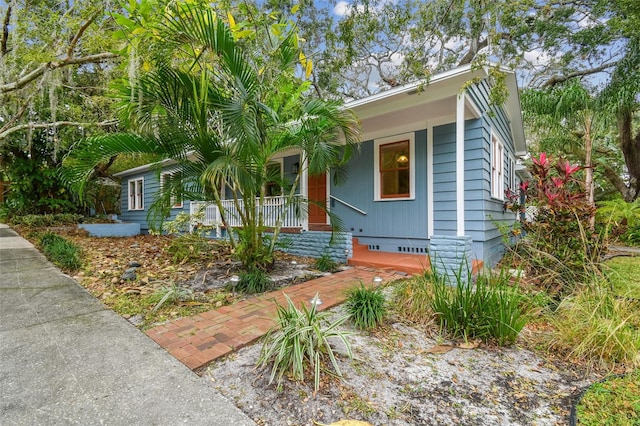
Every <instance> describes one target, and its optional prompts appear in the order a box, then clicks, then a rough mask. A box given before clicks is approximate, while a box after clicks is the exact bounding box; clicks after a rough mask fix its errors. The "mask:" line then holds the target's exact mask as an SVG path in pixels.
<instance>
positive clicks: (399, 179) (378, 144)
mask: <svg viewBox="0 0 640 426" xmlns="http://www.w3.org/2000/svg"><path fill="white" fill-rule="evenodd" d="M374 149H375V151H374V161H375V177H374V180H375V182H374V183H375V191H376V192H375V200H376V201H385V200H398V199H404V200H407V199H413V197H414V180H415V171H414V168H415V160H414V135H413V134H408V135H402V136H399V137H394V138H386V139H384V140H376V141H375V144H374Z"/></svg>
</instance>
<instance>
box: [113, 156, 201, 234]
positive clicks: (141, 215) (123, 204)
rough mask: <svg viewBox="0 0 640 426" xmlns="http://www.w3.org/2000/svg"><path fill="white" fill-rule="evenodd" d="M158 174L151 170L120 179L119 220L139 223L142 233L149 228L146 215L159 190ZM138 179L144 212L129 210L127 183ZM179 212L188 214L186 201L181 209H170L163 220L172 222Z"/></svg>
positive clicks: (158, 171)
mask: <svg viewBox="0 0 640 426" xmlns="http://www.w3.org/2000/svg"><path fill="white" fill-rule="evenodd" d="M167 170H171V168H167ZM160 173H161V171H160V170H157V169H152V170H147V171H145V172H143V173H139V174H133V175H129V176H122V177H121V178H120V186H121V188H122V192H121V194H122V195H121V197H120V212H121V213H120V219H122V220H123V221H124V222H136V223H139V224H140V230H141V231H142V232H148V231H149V229H150V228H151V226H150V224H149V222H148V221H147V214H148V213H149V209H150V207H151V204H153V202H154V200H155V195H156V192H157V191H158V190H159V189H160ZM139 178H143V179H144V187H143V191H144V193H143V195H144V210H129V181H130V180H134V179H139ZM180 212H186V213H189V201H188V200H183V202H182V207H176V208H172V209H171V213H170V215H169V217H167V218H166V219H165V220H167V221H169V220H174V219H175V218H176V215H177V214H178V213H180Z"/></svg>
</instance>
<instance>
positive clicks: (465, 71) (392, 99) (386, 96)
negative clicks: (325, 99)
mask: <svg viewBox="0 0 640 426" xmlns="http://www.w3.org/2000/svg"><path fill="white" fill-rule="evenodd" d="M495 66H497V65H495V64H489V66H487V67H480V68H478V67H473V66H472V65H471V64H468V65H464V66H461V67H458V68H454V69H452V70H449V71H445V72H443V73H440V74H436V75H434V76H432V77H431V78H430V79H429V80H418V81H415V82H412V83H408V84H405V85H403V86H398V87H394V88H392V89H390V90H386V91H384V92H380V93H376V94H374V95H371V96H368V97H366V98H362V99H357V100H355V101H351V102H348V103H346V104H345V108H349V109H352V110H353V111H354V112H355V113H356V116H358V118H360V119H361V120H365V119H368V118H375V117H380V116H382V115H387V114H390V113H393V112H394V111H401V110H409V109H410V108H412V107H414V108H415V107H418V106H423V105H427V104H430V103H431V104H433V105H434V106H436V107H435V108H431V110H430V114H431V115H433V114H437V113H439V112H442V113H450V112H451V111H455V107H454V105H453V104H451V102H452V101H455V95H457V94H458V93H459V92H460V90H461V89H462V88H463V87H464V86H465V85H466V84H468V82H470V81H472V80H474V79H480V80H483V79H486V78H488V77H489V70H490V68H491V67H495ZM500 70H501V71H503V72H505V73H506V85H507V90H508V97H507V99H506V102H505V105H504V109H505V112H506V114H507V117H508V118H509V122H510V126H511V133H512V135H513V140H514V144H515V149H516V155H519V156H520V155H524V154H526V142H525V136H524V126H523V120H522V110H521V108H520V94H519V92H518V84H517V80H516V75H515V72H513V71H511V70H508V69H505V68H502V67H500ZM468 108H469V111H470V112H473V109H474V107H473V105H472V104H471V105H469V106H468ZM424 120H425V121H426V118H424Z"/></svg>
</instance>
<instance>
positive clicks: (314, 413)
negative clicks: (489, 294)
mask: <svg viewBox="0 0 640 426" xmlns="http://www.w3.org/2000/svg"><path fill="white" fill-rule="evenodd" d="M67 236H69V237H70V238H71V239H73V240H74V242H76V243H77V244H79V245H81V246H82V247H83V248H84V251H85V254H86V255H87V256H88V258H89V259H88V262H87V265H86V266H85V268H84V269H83V271H81V272H78V273H76V274H74V275H75V278H76V279H78V281H79V282H81V283H82V284H83V285H84V286H85V287H87V288H88V289H89V290H90V291H91V292H92V293H93V294H94V295H96V297H98V298H101V299H102V300H105V297H104V294H107V295H108V294H109V293H114V292H131V291H132V288H133V289H134V290H136V291H138V292H141V294H145V293H146V294H148V293H150V292H152V291H153V289H155V288H157V287H158V285H160V284H164V283H168V282H183V283H190V284H192V285H193V284H195V283H200V285H202V284H206V285H205V286H207V287H208V286H211V287H217V286H218V285H219V283H217V282H215V281H214V280H212V278H213V277H214V276H216V274H213V273H211V272H210V273H208V274H206V273H205V272H204V271H207V270H211V268H212V267H215V268H219V267H220V265H219V263H220V262H222V264H223V265H227V266H226V268H227V269H226V270H225V271H223V273H221V274H222V275H224V276H228V275H230V274H231V273H233V271H232V270H230V269H233V268H230V266H231V261H230V260H229V256H228V253H224V252H223V251H222V250H221V252H220V254H221V255H222V256H221V259H219V260H218V261H213V262H212V260H211V259H206V260H204V261H200V262H198V261H196V262H186V263H183V264H176V263H175V262H174V261H172V259H171V256H169V255H168V254H167V252H166V247H167V240H166V239H165V238H159V237H151V236H140V237H133V238H108V239H98V238H89V237H86V236H85V235H82V234H81V233H77V232H69V233H67ZM218 257H220V256H218ZM132 260H135V261H139V262H140V263H141V264H142V267H141V268H140V269H139V270H138V279H137V280H136V281H134V282H128V281H127V282H123V281H122V280H121V279H120V274H121V273H122V272H123V271H124V270H125V269H126V268H127V266H128V262H130V261H132ZM291 261H292V260H291V259H289V258H285V259H282V263H284V264H286V263H289V264H290V263H291ZM300 261H301V262H302V261H305V260H304V259H302V260H300ZM307 261H308V259H307ZM215 264H218V265H217V266H215ZM281 272H282V271H280V272H279V273H281ZM218 275H220V274H218ZM293 281H294V282H297V279H294V280H293ZM101 295H103V297H101ZM218 303H220V302H218ZM224 303H225V304H227V303H234V299H229V300H225V302H224ZM216 306H217V305H216ZM212 308H213V306H211V308H209V309H212ZM334 313H335V315H339V314H340V313H341V308H335V309H334ZM344 327H345V329H347V330H349V331H353V330H354V328H353V327H351V326H350V325H349V324H345V325H344ZM353 333H354V334H353V335H352V336H351V337H350V341H351V345H352V350H353V354H354V359H353V360H352V361H351V360H349V359H348V358H346V357H345V356H343V357H340V358H339V362H340V368H341V370H342V372H343V374H344V378H343V379H342V380H341V379H337V378H333V377H331V376H328V375H324V376H323V377H324V378H323V380H322V383H321V388H320V390H319V391H318V392H317V393H314V392H313V379H312V378H311V377H310V378H309V379H308V380H307V381H306V382H305V383H306V384H305V383H295V382H292V381H289V380H286V379H285V380H284V381H283V382H282V383H281V384H280V386H278V385H277V384H276V383H272V384H269V373H270V372H269V371H268V370H258V369H256V367H255V366H256V363H257V360H258V357H259V353H260V349H261V343H257V344H255V345H253V346H250V347H247V348H244V349H241V350H240V351H238V352H237V353H235V354H233V355H231V356H229V357H228V358H226V359H224V360H222V361H218V362H215V363H214V364H212V365H210V366H209V367H208V368H207V370H206V371H205V372H204V374H203V380H208V381H212V382H213V385H214V386H215V387H216V388H217V389H218V390H219V391H220V392H221V393H222V394H224V395H225V396H227V397H228V398H229V399H230V400H231V401H233V402H234V403H235V404H236V405H237V406H238V407H239V408H240V409H241V410H243V411H244V412H245V413H247V414H248V415H249V416H250V417H251V418H253V419H254V420H255V421H256V422H257V423H258V424H260V425H274V426H275V425H277V426H279V425H315V424H330V423H332V422H336V421H339V420H341V419H353V420H364V421H368V422H370V423H371V424H373V425H560V424H568V417H569V410H570V409H571V403H572V401H573V400H574V399H575V397H576V396H577V395H578V393H579V392H580V390H581V389H582V388H583V387H585V386H587V385H588V384H589V383H591V382H593V381H594V380H595V379H597V377H596V375H595V374H587V373H585V372H584V369H582V370H580V369H579V368H578V367H576V366H574V365H571V364H567V363H561V362H558V361H552V360H550V359H549V355H548V354H547V355H544V356H543V355H542V354H536V353H535V352H533V351H532V350H529V349H527V347H531V346H532V345H531V344H529V343H527V342H529V341H530V340H529V339H527V338H526V336H527V335H531V334H532V333H534V331H532V330H530V329H527V328H525V330H524V331H523V335H524V338H521V339H520V340H519V344H516V345H514V346H513V347H511V348H498V347H491V346H487V345H482V344H481V345H477V344H466V345H465V344H462V345H461V344H460V342H450V341H446V340H443V339H442V338H441V337H439V336H438V333H437V330H435V329H434V328H433V326H420V327H418V326H411V325H407V324H404V323H402V322H401V321H400V319H399V318H398V317H396V316H393V315H392V316H391V317H390V318H389V319H388V320H387V321H386V323H385V324H384V325H383V326H382V327H381V328H379V329H377V330H376V331H374V332H372V333H369V332H361V331H353ZM335 343H336V345H335V346H336V347H337V348H340V344H338V342H335ZM461 346H462V347H461ZM464 347H470V348H467V349H465V348H464Z"/></svg>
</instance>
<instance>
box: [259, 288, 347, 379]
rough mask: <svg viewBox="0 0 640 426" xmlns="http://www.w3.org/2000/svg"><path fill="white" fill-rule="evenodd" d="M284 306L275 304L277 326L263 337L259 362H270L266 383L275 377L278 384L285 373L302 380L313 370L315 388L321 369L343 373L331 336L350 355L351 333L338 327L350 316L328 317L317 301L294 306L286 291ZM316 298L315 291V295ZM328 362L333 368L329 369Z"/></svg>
mask: <svg viewBox="0 0 640 426" xmlns="http://www.w3.org/2000/svg"><path fill="white" fill-rule="evenodd" d="M285 298H286V300H287V305H286V306H281V305H278V311H277V314H278V317H277V319H276V326H275V327H274V328H272V329H271V330H270V331H269V333H268V334H267V336H266V337H265V340H264V343H263V345H262V349H261V351H260V358H259V359H258V366H259V367H265V366H267V365H271V376H270V378H269V383H273V381H274V380H275V379H276V378H277V379H278V385H280V383H281V382H282V378H283V376H284V375H285V374H288V375H290V377H291V378H293V379H294V380H298V381H304V379H305V376H306V374H307V373H308V372H310V371H313V377H314V389H315V390H316V391H317V390H318V389H319V388H320V373H321V371H324V372H326V373H329V374H333V375H336V376H338V377H342V373H341V372H340V367H339V365H338V361H337V358H336V353H335V350H334V348H333V347H332V345H331V342H330V340H333V339H337V340H340V341H342V344H343V345H344V347H345V351H346V354H347V356H348V357H349V358H352V353H351V346H350V344H349V341H348V340H347V336H348V335H349V334H350V333H348V332H345V331H341V330H339V327H340V325H342V324H343V323H344V322H345V321H346V320H347V319H348V318H349V317H348V316H342V317H339V318H338V319H336V320H334V321H330V320H329V316H330V315H331V314H330V313H329V312H318V310H317V308H316V305H315V304H314V305H312V306H311V307H310V308H308V307H306V306H304V305H303V306H301V308H300V309H298V308H296V307H295V305H294V304H293V302H292V301H291V299H290V298H289V297H288V296H287V295H286V294H285ZM316 298H317V295H316ZM329 366H330V367H332V368H333V371H331V370H329Z"/></svg>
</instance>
